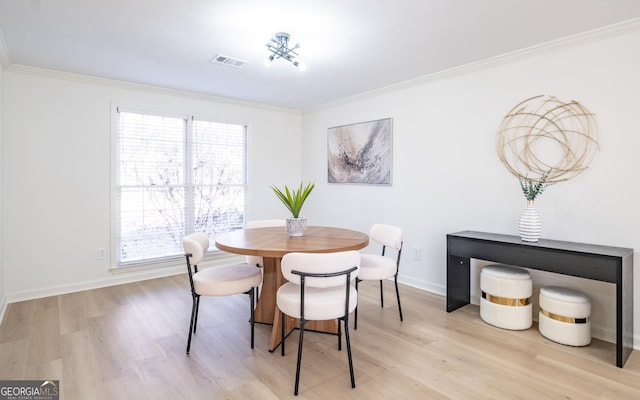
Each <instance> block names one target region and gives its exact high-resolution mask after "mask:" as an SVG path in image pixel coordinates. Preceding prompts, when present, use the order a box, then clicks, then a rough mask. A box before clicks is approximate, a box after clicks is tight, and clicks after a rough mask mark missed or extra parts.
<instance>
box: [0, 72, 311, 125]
mask: <svg viewBox="0 0 640 400" xmlns="http://www.w3.org/2000/svg"><path fill="white" fill-rule="evenodd" d="M6 71H8V72H16V73H22V74H25V75H31V76H41V77H44V78H50V79H61V80H65V81H70V82H78V83H85V84H90V85H99V86H106V87H110V88H117V89H127V90H136V91H139V92H147V93H154V94H163V95H169V96H180V97H187V98H191V99H194V100H201V101H214V102H220V103H226V104H235V105H238V106H244V107H252V108H261V109H268V110H275V111H280V112H290V113H294V114H300V113H301V112H300V110H298V109H293V108H285V107H277V106H272V105H269V104H264V103H258V102H251V101H248V100H240V99H234V98H232V97H222V96H214V95H210V94H205V93H198V92H190V91H187V90H178V89H170V88H164V87H161V86H153V85H146V84H142V83H134V82H127V81H119V80H114V79H107V78H100V77H96V76H90V75H82V74H76V73H72V72H63V71H58V70H52V69H46V68H39V67H32V66H29V65H21V64H10V65H9V67H8V68H6Z"/></svg>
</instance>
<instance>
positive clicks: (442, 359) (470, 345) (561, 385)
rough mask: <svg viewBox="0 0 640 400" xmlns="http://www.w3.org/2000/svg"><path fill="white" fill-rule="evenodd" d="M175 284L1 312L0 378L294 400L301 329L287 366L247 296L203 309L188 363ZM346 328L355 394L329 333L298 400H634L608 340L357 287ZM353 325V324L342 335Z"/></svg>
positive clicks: (129, 391) (636, 390)
mask: <svg viewBox="0 0 640 400" xmlns="http://www.w3.org/2000/svg"><path fill="white" fill-rule="evenodd" d="M187 287H188V283H187V280H186V276H175V277H169V278H162V279H155V280H149V281H144V282H138V283H133V284H128V285H122V286H116V287H110V288H104V289H98V290H91V291H86V292H79V293H74V294H68V295H63V296H55V297H49V298H45V299H39V300H32V301H25V302H20V303H13V304H10V305H9V306H8V309H7V312H6V315H5V318H4V321H3V323H2V325H1V326H0V379H3V380H5V379H28V380H40V379H42V380H45V379H58V380H60V385H61V392H62V396H61V398H62V399H154V400H155V399H172V400H173V399H261V400H263V399H282V398H293V382H294V374H295V362H296V352H297V343H298V332H297V331H294V332H293V333H292V334H291V335H290V336H289V338H288V340H287V347H286V348H287V355H286V356H285V357H281V356H280V353H279V350H280V349H279V348H278V349H277V350H276V352H274V353H269V352H268V351H267V350H266V349H267V344H268V340H269V334H270V326H266V325H256V347H255V349H254V350H251V349H250V347H249V324H248V322H247V319H248V304H247V303H248V301H249V300H248V296H232V297H224V298H202V301H201V310H200V320H199V325H198V333H197V334H196V335H195V337H194V339H193V342H192V347H191V355H190V356H187V355H185V345H186V336H187V330H188V319H189V313H190V307H191V296H190V294H189V291H188V289H187ZM360 287H361V291H360V321H359V327H358V330H357V331H355V330H353V329H351V340H352V347H353V357H354V367H355V374H356V388H355V389H352V388H351V387H350V384H349V377H348V367H347V356H346V350H345V347H344V346H343V351H342V352H338V351H337V338H336V336H332V335H327V334H319V333H310V334H308V335H306V336H305V345H304V353H303V367H302V373H301V383H300V395H299V396H298V398H300V399H328V398H332V399H343V398H345V399H347V398H352V399H536V400H539V399H616V400H618V399H640V354H638V353H639V352H638V351H634V353H632V355H631V357H630V358H629V360H628V361H627V363H626V365H625V368H623V369H620V368H616V367H615V366H614V360H615V351H614V345H613V344H611V343H606V342H602V341H599V340H594V341H593V343H592V344H591V345H590V346H588V347H584V348H572V347H568V346H562V345H559V344H556V343H553V342H550V341H548V340H546V339H544V338H543V337H542V336H540V334H539V333H538V331H537V329H536V328H535V326H534V328H532V329H529V330H527V331H522V332H515V331H506V330H501V329H497V328H493V327H491V326H488V325H486V324H485V323H483V322H482V320H480V318H479V316H478V307H477V306H473V305H470V306H467V307H464V308H462V309H460V310H457V311H455V312H453V313H450V314H448V313H447V312H446V311H445V299H444V298H443V297H441V296H437V295H434V294H430V293H425V292H422V291H419V290H416V289H412V288H409V287H401V296H402V301H403V309H404V316H405V320H404V322H402V323H401V322H400V321H399V318H398V311H397V307H396V303H395V298H394V292H393V285H392V284H390V283H389V284H386V285H385V290H386V291H385V296H386V297H385V299H386V300H387V303H386V305H385V308H380V306H379V303H378V298H377V296H378V292H377V290H378V289H377V284H375V283H371V282H369V283H363V284H362V285H361V286H360ZM351 326H353V324H351Z"/></svg>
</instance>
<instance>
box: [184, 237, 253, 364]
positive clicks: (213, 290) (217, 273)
mask: <svg viewBox="0 0 640 400" xmlns="http://www.w3.org/2000/svg"><path fill="white" fill-rule="evenodd" d="M182 245H183V247H184V253H185V258H186V259H187V272H188V273H189V283H190V284H191V296H192V297H193V305H192V307H191V322H190V324H189V338H188V339H187V354H189V351H190V349H191V334H192V333H194V334H195V333H196V326H197V324H198V311H199V308H200V296H229V295H233V294H241V293H245V294H248V295H249V298H250V300H251V301H250V308H251V314H250V315H251V317H250V324H251V348H252V349H253V338H254V323H253V312H254V297H255V290H256V288H257V287H258V286H259V285H260V283H261V282H262V273H261V271H260V268H257V267H256V266H255V265H250V264H237V265H223V266H216V267H210V268H203V269H201V270H198V264H199V263H200V261H202V258H203V257H204V253H205V251H207V249H208V248H209V238H208V237H207V235H206V234H204V233H201V232H196V233H192V234H190V235H188V236H186V237H185V238H184V239H183V240H182Z"/></svg>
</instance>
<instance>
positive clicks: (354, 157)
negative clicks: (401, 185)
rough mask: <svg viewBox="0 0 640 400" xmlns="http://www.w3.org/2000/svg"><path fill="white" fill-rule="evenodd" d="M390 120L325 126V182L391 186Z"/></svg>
mask: <svg viewBox="0 0 640 400" xmlns="http://www.w3.org/2000/svg"><path fill="white" fill-rule="evenodd" d="M392 122H393V121H392V119H391V118H386V119H379V120H376V121H368V122H360V123H357V124H351V125H343V126H336V127H333V128H329V130H328V138H327V145H328V147H327V169H328V171H327V172H328V182H329V183H361V184H370V185H391V134H392V127H393V126H392Z"/></svg>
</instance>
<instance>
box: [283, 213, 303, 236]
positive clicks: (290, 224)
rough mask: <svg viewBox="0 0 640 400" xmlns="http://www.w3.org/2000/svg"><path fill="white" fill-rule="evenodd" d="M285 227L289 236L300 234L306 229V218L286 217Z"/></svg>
mask: <svg viewBox="0 0 640 400" xmlns="http://www.w3.org/2000/svg"><path fill="white" fill-rule="evenodd" d="M286 229H287V232H288V233H289V235H290V236H302V235H303V234H304V232H305V231H306V230H307V218H305V217H300V218H293V217H287V219H286Z"/></svg>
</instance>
